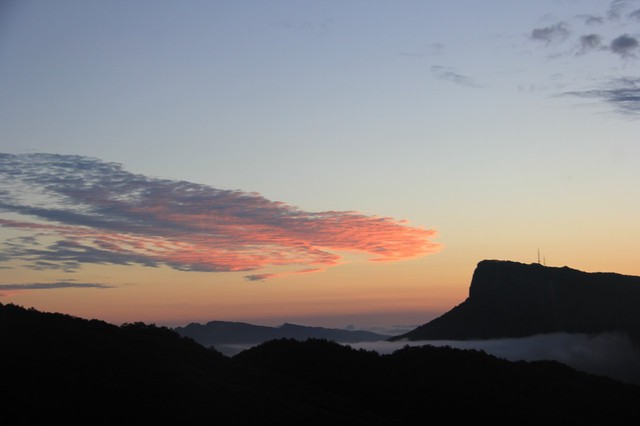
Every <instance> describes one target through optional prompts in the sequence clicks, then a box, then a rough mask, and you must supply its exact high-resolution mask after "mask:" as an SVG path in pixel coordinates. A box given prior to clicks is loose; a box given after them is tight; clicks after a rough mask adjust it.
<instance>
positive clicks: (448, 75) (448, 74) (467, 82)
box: [431, 65, 482, 89]
mask: <svg viewBox="0 0 640 426" xmlns="http://www.w3.org/2000/svg"><path fill="white" fill-rule="evenodd" d="M431 72H432V73H433V74H435V76H436V77H437V78H439V79H440V80H445V81H450V82H452V83H454V84H457V85H458V86H463V87H471V88H474V89H478V88H481V87H482V86H481V85H480V84H477V83H476V82H475V81H474V80H473V79H472V78H471V77H468V76H466V75H462V74H458V73H457V72H454V71H453V70H452V69H451V68H448V67H443V66H440V65H434V66H432V67H431Z"/></svg>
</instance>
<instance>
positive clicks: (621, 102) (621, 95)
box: [563, 77, 640, 118]
mask: <svg viewBox="0 0 640 426" xmlns="http://www.w3.org/2000/svg"><path fill="white" fill-rule="evenodd" d="M563 95H564V96H577V97H581V98H591V99H596V100H601V101H604V102H606V103H608V104H610V105H612V106H613V107H614V108H615V110H616V112H618V113H620V114H623V115H625V116H627V117H630V118H640V78H632V77H625V78H618V79H615V80H613V81H611V82H610V83H608V84H607V86H606V87H603V88H596V89H588V90H582V91H572V92H565V93H563Z"/></svg>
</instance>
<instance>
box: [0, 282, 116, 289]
mask: <svg viewBox="0 0 640 426" xmlns="http://www.w3.org/2000/svg"><path fill="white" fill-rule="evenodd" d="M113 287H114V286H112V285H108V284H100V283H77V282H69V281H58V282H52V283H25V284H0V291H2V290H54V289H59V288H100V289H103V288H113Z"/></svg>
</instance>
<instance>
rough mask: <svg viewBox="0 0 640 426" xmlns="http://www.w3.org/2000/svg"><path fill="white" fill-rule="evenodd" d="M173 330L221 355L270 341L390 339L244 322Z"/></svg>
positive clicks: (375, 334) (348, 332)
mask: <svg viewBox="0 0 640 426" xmlns="http://www.w3.org/2000/svg"><path fill="white" fill-rule="evenodd" d="M174 330H175V331H176V332H177V333H178V334H180V335H181V336H185V337H190V338H191V339H193V340H195V341H196V342H198V343H200V344H201V345H203V346H206V347H209V346H213V347H215V348H216V349H218V350H221V351H222V352H225V350H224V348H225V347H226V346H228V345H255V344H259V343H263V342H266V341H268V340H273V339H296V340H306V339H312V338H313V339H327V340H331V341H334V342H338V343H357V342H372V341H378V340H385V339H388V338H389V337H391V336H388V335H383V334H377V333H372V332H369V331H361V330H342V329H335V328H324V327H308V326H304V325H296V324H288V323H285V324H283V325H281V326H280V327H267V326H262V325H253V324H247V323H244V322H230V321H210V322H208V323H206V324H198V323H191V324H189V325H187V326H185V327H176V328H174Z"/></svg>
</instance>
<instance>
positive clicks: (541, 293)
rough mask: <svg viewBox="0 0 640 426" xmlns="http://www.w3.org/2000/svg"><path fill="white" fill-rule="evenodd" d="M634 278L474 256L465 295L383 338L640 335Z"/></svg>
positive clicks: (639, 288)
mask: <svg viewBox="0 0 640 426" xmlns="http://www.w3.org/2000/svg"><path fill="white" fill-rule="evenodd" d="M638 306H640V277H637V276H632V275H622V274H617V273H612V272H584V271H579V270H577V269H572V268H569V267H567V266H564V267H550V266H543V265H541V264H538V263H533V264H524V263H518V262H513V261H505V260H483V261H480V262H479V263H478V265H477V267H476V269H475V271H474V273H473V277H472V281H471V285H470V287H469V296H468V297H467V298H466V300H464V301H463V302H462V303H460V304H458V305H457V306H455V307H454V308H452V309H451V310H449V311H448V312H446V313H444V314H443V315H441V316H439V317H437V318H435V319H433V320H432V321H430V322H428V323H426V324H424V325H422V326H419V327H417V328H416V329H414V330H412V331H410V332H408V333H405V334H403V335H400V336H394V337H392V338H391V339H389V340H392V341H397V340H401V339H407V340H447V339H449V340H469V339H495V338H508V337H525V336H532V335H536V334H548V333H556V332H567V333H588V334H595V333H603V332H609V331H621V332H624V333H626V334H628V335H629V336H630V337H631V338H632V339H634V340H635V341H638V340H639V338H640V316H638V315H637V309H638Z"/></svg>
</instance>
